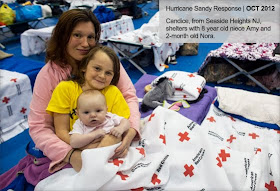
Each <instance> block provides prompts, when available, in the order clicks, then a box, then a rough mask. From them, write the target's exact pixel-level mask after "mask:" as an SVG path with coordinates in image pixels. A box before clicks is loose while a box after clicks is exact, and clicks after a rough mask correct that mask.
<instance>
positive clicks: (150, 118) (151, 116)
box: [148, 113, 155, 121]
mask: <svg viewBox="0 0 280 191" xmlns="http://www.w3.org/2000/svg"><path fill="white" fill-rule="evenodd" d="M154 116H155V114H154V113H152V114H151V115H150V117H149V120H148V121H151V120H152V118H153V117H154Z"/></svg>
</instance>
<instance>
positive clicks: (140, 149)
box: [136, 148, 145, 156]
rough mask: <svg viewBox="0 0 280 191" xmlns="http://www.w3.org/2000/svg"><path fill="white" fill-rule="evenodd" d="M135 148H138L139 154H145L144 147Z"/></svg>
mask: <svg viewBox="0 0 280 191" xmlns="http://www.w3.org/2000/svg"><path fill="white" fill-rule="evenodd" d="M136 149H137V150H139V153H140V154H141V155H144V156H145V149H144V148H136Z"/></svg>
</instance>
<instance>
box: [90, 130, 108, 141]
mask: <svg viewBox="0 0 280 191" xmlns="http://www.w3.org/2000/svg"><path fill="white" fill-rule="evenodd" d="M93 132H94V133H95V139H97V138H99V137H104V135H106V131H105V130H104V129H101V128H99V129H96V130H94V131H93Z"/></svg>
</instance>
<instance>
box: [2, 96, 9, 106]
mask: <svg viewBox="0 0 280 191" xmlns="http://www.w3.org/2000/svg"><path fill="white" fill-rule="evenodd" d="M9 101H10V98H8V97H4V98H3V99H2V102H3V103H6V104H7V103H9Z"/></svg>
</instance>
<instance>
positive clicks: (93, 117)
mask: <svg viewBox="0 0 280 191" xmlns="http://www.w3.org/2000/svg"><path fill="white" fill-rule="evenodd" d="M106 113H107V104H106V99H105V96H104V95H103V94H102V93H101V92H100V91H98V90H86V91H84V92H82V93H81V95H80V96H79V97H78V100H77V115H78V117H79V119H80V120H81V121H82V122H83V124H84V125H86V126H90V127H92V126H97V125H99V124H101V123H103V122H104V121H105V118H106Z"/></svg>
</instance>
